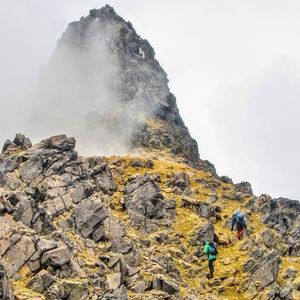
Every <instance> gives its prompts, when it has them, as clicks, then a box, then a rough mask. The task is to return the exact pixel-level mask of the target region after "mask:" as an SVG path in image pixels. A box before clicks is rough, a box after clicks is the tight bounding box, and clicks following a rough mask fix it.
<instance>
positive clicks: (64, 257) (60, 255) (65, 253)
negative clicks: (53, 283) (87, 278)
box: [42, 247, 71, 267]
mask: <svg viewBox="0 0 300 300" xmlns="http://www.w3.org/2000/svg"><path fill="white" fill-rule="evenodd" d="M70 260H71V253H70V251H69V250H68V248H67V247H59V248H57V249H53V250H50V251H47V252H45V253H44V254H43V256H42V264H43V265H49V266H55V267H60V266H63V265H64V264H66V263H68V262H69V261H70Z"/></svg>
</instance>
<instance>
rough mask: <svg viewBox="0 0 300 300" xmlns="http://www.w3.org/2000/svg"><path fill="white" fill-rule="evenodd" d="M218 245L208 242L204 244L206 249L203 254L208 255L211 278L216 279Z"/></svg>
mask: <svg viewBox="0 0 300 300" xmlns="http://www.w3.org/2000/svg"><path fill="white" fill-rule="evenodd" d="M217 247H218V246H217V244H216V243H215V242H210V241H206V242H205V243H204V249H203V253H205V254H207V258H208V267H209V276H208V277H209V278H213V277H214V270H215V268H214V263H215V260H216V259H217V254H218V248H217Z"/></svg>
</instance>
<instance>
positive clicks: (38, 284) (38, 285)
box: [26, 270, 55, 293]
mask: <svg viewBox="0 0 300 300" xmlns="http://www.w3.org/2000/svg"><path fill="white" fill-rule="evenodd" d="M54 280H55V279H54V277H53V276H52V275H50V274H49V273H48V272H47V271H46V270H41V271H40V272H38V273H37V274H36V275H35V276H34V277H32V278H31V279H30V280H29V282H28V283H27V285H26V286H27V287H28V288H29V289H31V290H33V291H34V292H37V293H42V292H43V291H44V290H46V289H48V288H49V287H50V285H51V284H52V283H53V282H54Z"/></svg>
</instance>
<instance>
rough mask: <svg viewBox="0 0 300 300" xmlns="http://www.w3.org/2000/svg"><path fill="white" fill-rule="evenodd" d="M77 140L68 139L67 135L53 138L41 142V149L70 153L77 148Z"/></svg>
mask: <svg viewBox="0 0 300 300" xmlns="http://www.w3.org/2000/svg"><path fill="white" fill-rule="evenodd" d="M75 144H76V140H75V139H74V138H73V137H71V138H68V137H67V136H66V135H65V134H60V135H56V136H52V137H50V138H48V139H46V140H43V141H41V147H42V148H45V149H57V150H59V151H69V150H73V149H74V148H75Z"/></svg>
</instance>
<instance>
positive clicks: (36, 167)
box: [19, 155, 43, 183]
mask: <svg viewBox="0 0 300 300" xmlns="http://www.w3.org/2000/svg"><path fill="white" fill-rule="evenodd" d="M19 172H20V175H21V178H22V180H23V181H25V182H26V183H30V182H31V181H32V180H33V179H35V178H36V177H38V176H39V175H40V174H41V173H42V172H43V161H42V159H41V157H40V156H38V155H36V156H31V157H29V159H28V160H27V161H26V162H24V163H22V164H21V165H20V168H19Z"/></svg>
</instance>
